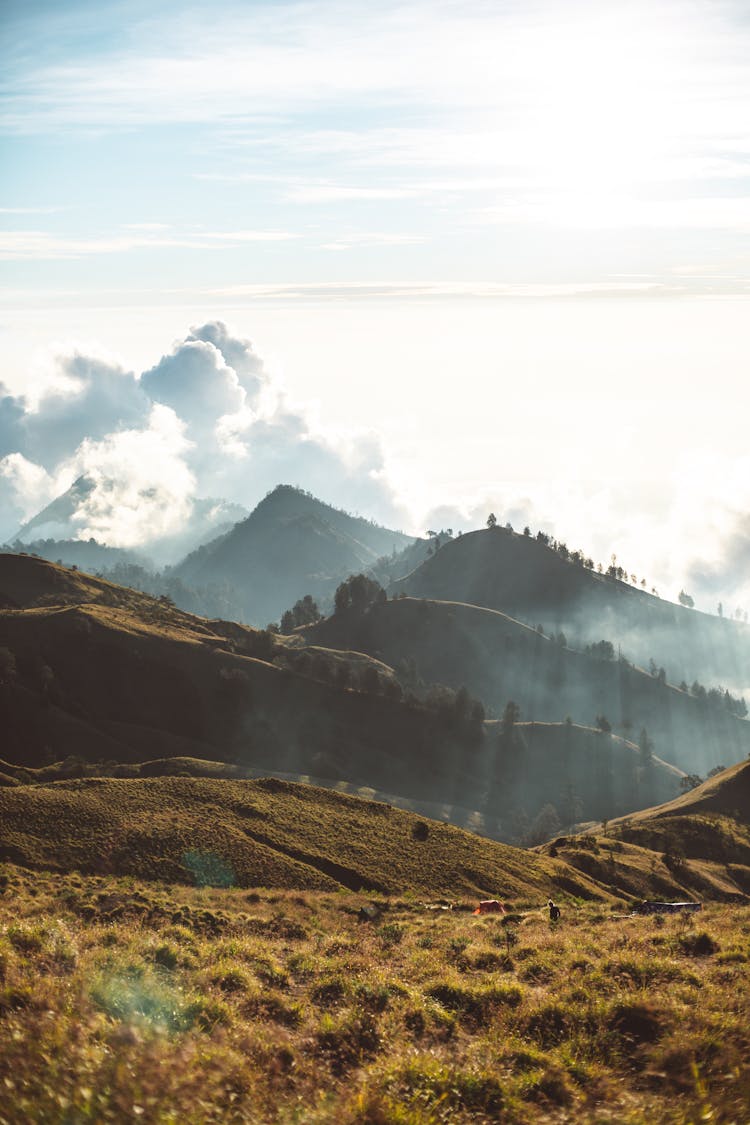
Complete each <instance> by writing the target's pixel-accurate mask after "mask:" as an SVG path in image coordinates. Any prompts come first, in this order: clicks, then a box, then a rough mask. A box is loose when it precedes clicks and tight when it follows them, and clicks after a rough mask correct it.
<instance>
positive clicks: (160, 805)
mask: <svg viewBox="0 0 750 1125" xmlns="http://www.w3.org/2000/svg"><path fill="white" fill-rule="evenodd" d="M0 859H1V860H5V861H10V862H13V863H20V864H23V865H25V866H32V867H40V868H48V869H50V868H51V869H53V870H58V871H70V870H79V871H82V872H88V873H99V874H127V875H134V876H139V877H142V878H149V879H159V880H163V881H169V882H188V883H190V882H198V883H199V884H200V883H203V884H213V885H219V886H222V885H224V886H232V885H239V886H243V887H254V886H265V887H288V888H293V887H296V888H310V889H325V890H334V889H337V888H341V887H345V888H347V889H349V890H355V891H358V890H373V891H379V892H380V893H383V894H394V893H403V892H405V891H411V892H415V893H418V894H429V895H451V896H455V895H457V894H470V895H481V894H486V893H487V894H488V893H490V892H492V893H494V894H502V895H503V896H512V897H523V898H531V897H537V898H538V897H540V896H541V895H544V896H546V895H548V894H551V893H553V892H554V891H555V889H556V888H557V889H559V888H560V887H561V886H563V885H564V886H565V887H566V888H567V887H569V886H571V883H572V884H573V885H574V886H575V890H574V891H573V893H576V894H578V895H579V896H580V897H585V898H596V897H605V896H603V895H602V894H601V892H600V890H599V888H598V887H597V886H596V885H595V884H594V883H593V882H592V881H591V880H590V879H588V878H587V877H586V876H581V877H575V876H574V875H573V874H572V873H571V871H570V870H569V869H567V868H566V867H565V865H563V864H562V863H560V862H559V861H556V860H554V859H550V858H548V857H545V856H539V855H535V854H532V853H526V852H522V851H519V850H518V849H515V848H510V847H507V846H506V845H504V844H499V843H497V842H495V841H492V840H484V839H481V838H480V837H478V836H474V835H472V834H471V833H468V832H464V831H462V830H461V829H459V828H454V827H452V826H450V825H444V824H438V823H435V822H430V823H429V824H428V823H426V822H424V821H420V820H418V818H417V817H415V816H414V815H412V814H410V813H407V812H402V811H401V810H399V809H394V808H392V807H391V806H389V805H383V804H377V803H375V802H371V801H363V800H360V799H359V798H357V797H349V796H345V795H343V794H340V793H334V792H331V791H329V790H325V789H318V788H315V787H313V786H304V785H295V784H292V783H289V782H283V781H277V780H273V779H268V780H260V781H234V782H233V781H211V780H206V779H200V780H197V779H192V778H153V779H148V780H132V781H130V780H128V781H126V780H114V779H106V780H105V779H88V780H84V781H72V782H57V783H55V784H53V785H46V786H34V787H33V788H29V787H23V788H20V789H13V790H8V789H6V790H0ZM571 889H572V887H571Z"/></svg>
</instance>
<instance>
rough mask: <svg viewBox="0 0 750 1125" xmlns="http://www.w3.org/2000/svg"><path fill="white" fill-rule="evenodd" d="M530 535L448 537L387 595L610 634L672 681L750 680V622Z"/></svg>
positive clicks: (575, 636)
mask: <svg viewBox="0 0 750 1125" xmlns="http://www.w3.org/2000/svg"><path fill="white" fill-rule="evenodd" d="M590 561H591V560H584V559H583V558H582V556H577V558H576V559H575V560H574V559H573V557H572V555H570V554H567V555H566V556H565V557H564V556H563V555H562V554H561V553H560V551H559V550H555V549H553V547H552V546H550V545H549V544H547V543H545V542H543V541H540V540H539V539H538V538H535V537H533V536H531V535H528V536H527V535H519V534H516V533H515V532H513V531H509V530H506V529H504V528H498V527H495V528H492V529H487V530H484V531H475V532H471V533H469V534H467V535H462V536H460V537H459V538H457V539H453V540H449V541H448V542H447V543H445V544H444V545H443V546H442V547H441V548H440V550H438V551H437V552H436V553H434V554H433V555H431V556H430V557H429V558H428V559H427V560H426V561H425V562H423V563H422V564H421V565H420V566H418V567H417V568H416V569H415V570H413V571H412V572H411V573H410V574H408V575H405V576H404V577H402V578H400V579H397V580H395V581H394V582H393V583H392V584H391V586H390V588H389V593H390V594H392V595H397V594H399V593H405V594H408V595H411V596H412V597H418V598H432V599H435V600H439V601H452V602H465V603H469V604H471V605H476V606H484V607H487V608H489V609H497V610H500V611H501V612H503V613H505V614H508V615H509V616H511V617H515V618H518V619H519V620H522V621H525V622H527V623H529V624H531V625H533V626H536V625H537V624H539V623H541V625H542V626H543V628H544V630H545V632H548V633H550V632H551V633H556V632H558V631H564V632H565V634H566V635H567V637H568V641H569V642H570V643H571V644H572V645H573V646H574V647H576V648H582V647H584V645H585V644H586V643H592V642H598V641H600V640H602V639H604V640H607V641H609V642H610V643H611V644H613V645H614V646H615V647H620V648H621V649H622V652H623V653H624V654H625V656H627V657H628V659H630V660H633V661H635V662H636V663H638V664H640V665H643V666H645V665H648V664H649V661H650V660H653V661H654V662H655V663H656V665H660V666H663V667H664V668H665V669H666V674H667V678H668V679H669V680H670V682H672V683H679V682H680V681H681V680H685V681H686V682H687V683H688V684H690V683H692V681H693V680H695V679H698V680H701V681H703V682H705V681H706V680H708V681H709V682H722V683H725V684H727V685H729V686H730V688H731V689H732V690H736V691H740V692H742V691H743V690H745V689H746V688H747V686H748V685H750V628H748V626H747V625H743V624H740V623H739V622H736V621H730V620H727V619H724V618H719V617H712V616H709V615H708V614H704V613H700V612H698V611H697V610H694V609H688V608H686V607H685V606H682V605H675V604H673V603H671V602H667V601H664V600H662V599H660V598H658V597H656V596H654V595H653V594H650V593H647V592H646V591H645V590H643V589H639V588H637V587H636V586H632V585H630V584H629V583H627V582H625V581H622V580H620V579H618V578H617V577H612V576H610V575H608V574H600V573H598V572H597V571H596V570H595V569H594V568H593V566H588V565H586V564H587V563H588V562H590Z"/></svg>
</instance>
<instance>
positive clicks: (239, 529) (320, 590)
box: [172, 485, 414, 625]
mask: <svg viewBox="0 0 750 1125" xmlns="http://www.w3.org/2000/svg"><path fill="white" fill-rule="evenodd" d="M413 542H414V540H413V538H412V537H410V536H408V535H404V534H403V533H402V532H400V531H391V530H389V529H388V528H385V527H380V526H378V525H377V524H374V523H372V522H371V521H369V520H366V519H363V518H361V517H358V516H351V515H349V514H348V513H347V512H342V511H339V510H338V509H337V508H333V507H332V506H331V505H330V504H325V503H323V502H322V501H321V500H317V499H315V497H314V496H311V495H309V493H306V492H303V491H301V490H300V489H297V488H291V487H290V486H288V485H279V487H278V488H275V489H274V490H273V492H271V493H269V495H268V496H266V497H265V499H264V500H262V501H261V503H260V504H258V506H257V508H256V509H255V510H254V511H253V512H252V513H251V515H250V516H248V518H247V519H245V520H242V522H241V523H238V524H237V525H236V526H235V527H233V528H232V529H231V531H229V532H228V533H227V534H226V535H223V536H221V537H219V538H217V539H215V540H213V541H212V542H211V543H208V544H206V545H205V546H204V547H201V548H199V549H198V550H197V551H194V552H193V553H192V554H191V555H189V556H188V557H187V558H186V559H185V560H184V561H183V562H182V563H180V565H179V566H177V567H175V568H174V569H173V571H172V573H173V574H174V575H175V576H176V577H179V578H181V579H182V580H183V581H185V582H187V583H188V584H189V585H192V586H201V585H209V584H215V583H218V582H226V583H228V584H229V585H231V586H232V587H234V588H236V589H237V590H238V591H240V594H241V596H242V599H243V602H242V609H243V615H244V620H245V621H248V622H250V623H253V624H256V625H264V624H266V622H268V621H278V619H279V618H280V616H281V614H282V613H283V612H284V610H286V609H288V608H289V607H290V606H291V605H293V604H294V602H296V601H297V599H298V598H300V597H302V596H303V595H304V594H311V595H312V597H313V598H315V599H316V600H318V601H321V602H329V601H330V600H331V599H332V597H333V594H334V591H335V589H336V586H337V585H338V583H339V582H341V581H342V580H343V579H344V578H346V577H347V576H348V575H349V574H352V573H356V572H358V571H362V570H368V569H369V568H370V567H372V566H373V565H374V564H375V563H376V561H377V560H378V559H379V558H380V557H381V556H383V555H392V554H393V553H394V552H399V551H402V550H403V549H404V548H406V547H408V546H409V545H410V544H412V543H413Z"/></svg>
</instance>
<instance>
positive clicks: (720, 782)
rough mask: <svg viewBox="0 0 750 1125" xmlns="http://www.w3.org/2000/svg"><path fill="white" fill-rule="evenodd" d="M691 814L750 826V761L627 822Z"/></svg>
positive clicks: (644, 811)
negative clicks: (726, 818) (725, 817)
mask: <svg viewBox="0 0 750 1125" xmlns="http://www.w3.org/2000/svg"><path fill="white" fill-rule="evenodd" d="M695 815H699V816H705V815H713V816H728V817H731V818H733V819H734V820H736V821H738V822H739V823H740V824H745V825H750V762H748V761H744V762H738V763H737V764H736V765H734V766H730V767H729V768H728V769H725V770H723V771H722V772H721V773H718V774H715V775H714V776H713V777H709V778H708V779H707V780H706V781H704V782H703V784H702V785H698V786H696V788H695V789H691V790H690V791H689V792H687V793H683V794H681V795H680V796H679V797H675V798H674V800H672V801H668V802H667V803H666V804H663V805H658V806H657V807H656V808H651V809H643V810H642V811H641V812H639V813H636V814H634V815H633V816H630V817H628V821H630V822H634V823H637V822H639V821H645V820H657V819H659V818H661V817H669V816H695Z"/></svg>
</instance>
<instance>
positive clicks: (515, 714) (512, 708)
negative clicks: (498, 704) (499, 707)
mask: <svg viewBox="0 0 750 1125" xmlns="http://www.w3.org/2000/svg"><path fill="white" fill-rule="evenodd" d="M520 718H521V708H520V707H519V706H518V704H517V703H516V702H515V701H514V700H513V699H509V700H508V702H507V703H506V704H505V710H504V711H503V717H502V721H501V723H500V731H501V733H502V734H504V735H511V734H512V733H513V727H514V726H515V725H516V723H517V722H518V720H519V719H520Z"/></svg>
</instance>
